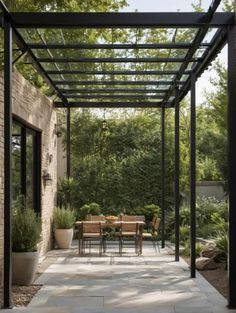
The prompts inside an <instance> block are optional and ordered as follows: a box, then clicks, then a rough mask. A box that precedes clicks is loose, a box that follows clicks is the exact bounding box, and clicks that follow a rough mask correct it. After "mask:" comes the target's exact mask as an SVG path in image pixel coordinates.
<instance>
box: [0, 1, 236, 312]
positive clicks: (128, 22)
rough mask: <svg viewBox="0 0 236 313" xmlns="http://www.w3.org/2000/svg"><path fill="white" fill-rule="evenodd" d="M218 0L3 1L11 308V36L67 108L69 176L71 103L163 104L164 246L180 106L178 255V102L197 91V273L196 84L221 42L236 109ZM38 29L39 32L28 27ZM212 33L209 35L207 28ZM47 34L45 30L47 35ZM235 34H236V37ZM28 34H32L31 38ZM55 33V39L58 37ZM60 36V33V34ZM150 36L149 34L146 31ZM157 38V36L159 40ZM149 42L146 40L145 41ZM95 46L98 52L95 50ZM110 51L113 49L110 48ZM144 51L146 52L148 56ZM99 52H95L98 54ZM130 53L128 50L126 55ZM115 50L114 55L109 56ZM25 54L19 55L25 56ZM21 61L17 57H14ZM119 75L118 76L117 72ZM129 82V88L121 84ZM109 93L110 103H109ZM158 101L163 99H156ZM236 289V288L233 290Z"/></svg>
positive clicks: (233, 199)
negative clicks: (195, 6) (157, 1)
mask: <svg viewBox="0 0 236 313" xmlns="http://www.w3.org/2000/svg"><path fill="white" fill-rule="evenodd" d="M220 2H221V1H220V0H213V1H212V4H211V6H210V8H209V10H208V11H207V12H201V13H196V12H195V13H192V12H191V13H190V12H189V13H180V12H178V13H10V12H8V10H7V8H6V7H5V6H4V4H3V3H2V1H0V9H1V10H2V13H1V14H0V16H1V20H2V21H3V25H2V26H3V27H4V33H5V50H4V60H5V67H4V83H5V91H4V109H5V133H4V134H5V155H4V157H5V170H4V175H5V185H4V186H5V194H4V196H5V198H4V223H5V232H4V243H5V245H4V306H5V307H10V306H11V293H10V291H11V256H10V254H11V249H10V247H11V238H10V231H11V171H10V168H11V114H12V111H11V75H12V62H13V60H12V36H13V39H14V41H15V43H16V44H17V45H18V47H19V49H20V50H21V51H22V55H24V54H26V53H27V56H28V59H27V63H29V62H30V63H32V65H33V66H34V68H35V69H36V70H37V71H38V73H39V74H40V75H41V76H42V77H43V79H44V80H45V81H46V82H47V83H48V85H49V86H50V87H51V88H52V90H53V91H54V93H55V94H56V95H57V99H56V100H55V101H54V106H55V107H56V108H62V107H63V108H67V173H68V175H70V108H72V107H76V108H103V107H109V108H131V107H132V108H161V109H162V119H161V123H162V158H161V162H162V187H163V188H162V247H164V246H165V162H166V160H165V109H166V108H172V107H175V134H176V137H175V212H176V229H175V235H176V250H175V259H176V261H178V259H179V199H178V197H179V194H178V193H179V102H180V101H181V100H182V99H183V98H184V96H185V95H186V94H187V93H188V92H189V91H191V169H190V174H191V175H190V176H191V196H190V200H191V277H195V232H196V220H195V201H196V199H195V198H196V197H195V163H196V160H195V159H196V156H195V131H196V125H195V118H196V116H195V115H196V113H195V110H196V103H195V102H196V101H195V83H196V80H197V78H198V77H199V76H200V75H201V74H202V73H203V71H204V70H205V69H206V68H207V67H208V66H209V65H210V64H211V62H212V61H213V60H214V59H215V57H216V56H217V54H218V53H219V52H220V50H221V49H222V47H223V46H224V45H225V44H226V43H227V41H228V43H229V47H230V48H229V87H230V89H229V112H230V113H235V115H236V112H235V101H236V95H235V90H236V88H235V81H236V77H235V76H236V74H235V72H236V53H235V50H236V48H235V44H234V41H235V38H236V29H235V14H234V13H219V12H216V10H217V8H218V6H219V4H220ZM115 28H119V29H122V30H125V29H131V30H132V29H134V30H136V29H139V28H140V29H143V30H145V29H146V30H148V29H151V30H152V31H153V30H157V31H161V29H173V30H174V35H173V36H172V39H171V40H167V41H166V42H159V40H158V39H157V40H152V41H153V43H152V42H150V40H146V41H147V42H138V40H137V36H136V42H130V41H129V42H128V43H127V42H121V43H120V42H119V43H115V42H113V38H112V42H109V41H107V42H104V38H103V40H101V38H99V36H98V38H97V40H96V41H95V42H90V41H89V40H87V41H86V40H85V42H83V41H81V42H78V40H76V39H75V38H78V36H72V37H73V41H70V40H69V39H68V38H67V36H66V35H65V32H64V30H66V32H67V33H68V32H72V34H73V31H74V30H78V29H79V30H80V29H83V30H84V31H86V30H87V29H89V30H91V29H92V30H93V29H94V30H96V29H97V30H101V29H102V30H106V29H115ZM32 29H35V30H36V31H35V34H36V36H29V34H28V31H29V30H31V31H32ZM189 29H190V30H191V36H190V35H189V37H187V39H188V40H186V42H178V39H177V37H178V36H177V35H178V32H181V31H183V30H189ZM211 31H212V32H213V35H212V36H210V38H208V37H209V32H211ZM43 32H46V34H47V36H44V34H43ZM234 36H235V37H234ZM29 37H30V38H29ZM54 37H55V39H54ZM59 38H60V39H59ZM144 39H147V37H146V38H145V37H144ZM153 39H155V38H153ZM144 41H145V40H144ZM91 51H92V57H91V56H90V54H91V53H90V52H91ZM107 51H109V52H110V54H109V53H107ZM144 52H145V57H144ZM94 54H95V57H94ZM127 54H129V56H128V57H127ZM111 55H112V56H111ZM19 57H21V55H20V56H19ZM16 60H17V59H16ZM116 76H118V77H116ZM122 86H123V87H122ZM104 99H105V101H104ZM156 100H158V101H156ZM235 125H236V117H234V116H233V115H230V119H229V137H230V140H229V142H230V147H229V165H230V167H231V168H232V170H233V172H235V171H236V170H235V169H236V157H235V156H236V146H235V143H234V142H233V139H234V140H235V138H234V137H233V136H234V135H233V134H235ZM234 188H236V175H231V176H230V180H229V191H230V192H229V195H230V201H229V210H230V237H229V240H230V249H229V250H230V251H229V255H230V262H229V267H230V271H229V273H230V275H229V280H230V284H229V285H230V290H229V305H230V306H231V307H236V297H235V294H234V289H236V272H235V270H234V269H233V266H234V264H235V263H236V252H235V251H234V249H233V246H232V240H233V238H234V237H236V222H235V221H236V213H235V210H233V209H234V207H236V195H234V194H235V190H234ZM234 287H235V288H234Z"/></svg>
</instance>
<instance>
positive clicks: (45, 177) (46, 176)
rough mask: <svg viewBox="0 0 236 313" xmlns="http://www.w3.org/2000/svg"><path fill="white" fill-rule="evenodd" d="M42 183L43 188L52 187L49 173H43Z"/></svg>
mask: <svg viewBox="0 0 236 313" xmlns="http://www.w3.org/2000/svg"><path fill="white" fill-rule="evenodd" d="M43 182H44V185H45V186H50V185H52V176H51V174H50V173H48V172H47V171H44V172H43Z"/></svg>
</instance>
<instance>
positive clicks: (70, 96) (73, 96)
mask: <svg viewBox="0 0 236 313" xmlns="http://www.w3.org/2000/svg"><path fill="white" fill-rule="evenodd" d="M67 98H70V99H126V100H128V99H146V100H147V99H163V96H160V95H144V94H142V95H133V94H132V95H129V94H126V95H123V94H122V95H105V94H97V95H67Z"/></svg>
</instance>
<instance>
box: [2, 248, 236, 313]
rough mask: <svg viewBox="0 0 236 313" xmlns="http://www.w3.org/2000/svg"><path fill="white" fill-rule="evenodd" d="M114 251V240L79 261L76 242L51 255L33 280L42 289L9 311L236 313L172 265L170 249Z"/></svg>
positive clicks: (183, 269)
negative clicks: (139, 252)
mask: <svg viewBox="0 0 236 313" xmlns="http://www.w3.org/2000/svg"><path fill="white" fill-rule="evenodd" d="M117 248H118V247H117V242H114V243H112V244H110V245H109V249H108V252H107V253H106V255H105V256H102V257H99V256H98V254H97V251H96V250H95V249H94V250H93V249H92V250H91V255H86V256H83V257H80V256H79V255H78V249H77V243H76V242H75V245H74V246H73V247H72V248H71V249H68V250H63V251H61V250H53V251H50V252H49V253H48V255H47V257H46V258H45V259H44V262H48V264H47V267H46V270H45V272H44V273H43V274H42V275H41V276H40V277H39V278H38V279H37V281H36V283H37V284H43V287H42V288H41V290H40V291H39V292H38V293H37V294H36V296H35V297H34V298H33V300H32V301H31V303H30V304H29V305H28V307H27V308H21V309H19V308H15V309H13V310H12V311H11V312H16V313H17V312H18V313H21V312H22V313H28V312H29V313H39V312H40V313H62V312H63V313H108V312H109V313H200V312H201V313H226V312H230V313H236V310H230V311H229V310H228V309H227V307H226V300H225V299H224V297H223V296H221V295H220V294H219V293H218V292H217V291H216V290H215V289H214V288H213V287H212V286H211V285H210V284H209V283H208V282H207V281H206V280H205V279H204V278H203V277H202V276H201V275H200V274H198V275H197V278H196V279H190V278H189V266H188V265H187V264H186V263H185V262H184V261H183V260H182V259H181V260H180V262H175V261H174V256H173V255H169V254H168V253H169V250H168V251H167V250H165V249H161V252H160V253H158V252H157V251H155V250H154V249H153V246H152V244H150V243H145V244H144V249H143V255H142V256H136V255H134V253H133V249H129V248H127V249H126V250H125V253H124V255H123V256H119V254H118V253H117V251H118V250H117ZM50 262H51V263H50ZM42 268H43V267H42ZM4 311H5V310H2V312H3V313H6V312H4ZM7 313H9V310H7Z"/></svg>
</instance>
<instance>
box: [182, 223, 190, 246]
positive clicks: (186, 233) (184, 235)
mask: <svg viewBox="0 0 236 313" xmlns="http://www.w3.org/2000/svg"><path fill="white" fill-rule="evenodd" d="M189 235H190V228H189V226H188V225H183V226H180V228H179V241H180V244H182V243H184V242H185V241H187V240H188V239H189Z"/></svg>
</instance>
